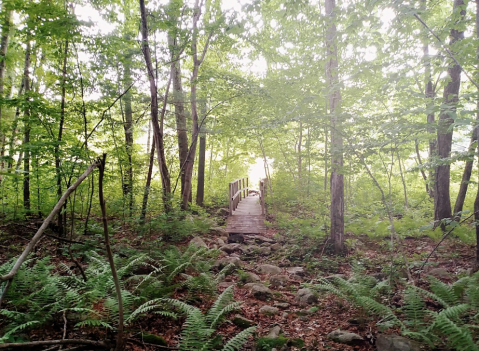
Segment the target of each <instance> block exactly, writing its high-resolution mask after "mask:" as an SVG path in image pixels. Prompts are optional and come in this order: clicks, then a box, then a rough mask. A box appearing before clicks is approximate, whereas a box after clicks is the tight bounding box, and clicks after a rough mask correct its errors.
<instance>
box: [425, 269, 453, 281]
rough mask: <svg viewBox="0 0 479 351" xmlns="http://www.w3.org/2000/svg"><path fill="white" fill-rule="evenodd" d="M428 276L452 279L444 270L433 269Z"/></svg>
mask: <svg viewBox="0 0 479 351" xmlns="http://www.w3.org/2000/svg"><path fill="white" fill-rule="evenodd" d="M428 274H429V275H432V276H433V277H436V278H439V279H449V278H451V277H452V276H451V273H449V272H448V271H447V269H444V268H433V269H431V270H430V271H429V272H428Z"/></svg>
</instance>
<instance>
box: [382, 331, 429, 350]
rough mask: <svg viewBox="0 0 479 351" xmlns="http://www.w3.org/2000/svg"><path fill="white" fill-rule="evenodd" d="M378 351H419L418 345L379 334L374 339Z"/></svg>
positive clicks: (403, 339) (392, 336) (402, 338)
mask: <svg viewBox="0 0 479 351" xmlns="http://www.w3.org/2000/svg"><path fill="white" fill-rule="evenodd" d="M376 348H377V350H378V351H420V350H421V347H420V344H419V343H417V342H415V341H412V340H409V339H408V338H405V337H402V336H399V335H386V334H379V335H378V338H377V339H376Z"/></svg>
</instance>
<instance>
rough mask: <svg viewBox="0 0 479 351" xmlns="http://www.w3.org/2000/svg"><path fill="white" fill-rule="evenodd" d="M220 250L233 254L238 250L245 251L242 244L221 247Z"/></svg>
mask: <svg viewBox="0 0 479 351" xmlns="http://www.w3.org/2000/svg"><path fill="white" fill-rule="evenodd" d="M220 250H222V251H224V252H226V253H228V254H231V253H233V252H235V251H237V250H239V251H243V250H242V248H241V245H240V244H226V245H223V246H221V247H220Z"/></svg>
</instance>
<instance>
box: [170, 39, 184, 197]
mask: <svg viewBox="0 0 479 351" xmlns="http://www.w3.org/2000/svg"><path fill="white" fill-rule="evenodd" d="M168 47H169V48H170V58H171V61H172V63H171V69H172V80H173V105H174V106H175V117H176V135H177V137H178V156H179V160H180V180H181V195H182V196H183V192H184V188H185V174H186V173H185V166H186V159H187V157H188V133H187V126H186V111H185V94H184V91H183V85H182V83H181V61H180V59H179V56H180V55H179V49H178V45H177V38H176V36H175V37H173V33H169V34H168Z"/></svg>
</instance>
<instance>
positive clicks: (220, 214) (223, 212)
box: [216, 208, 230, 217]
mask: <svg viewBox="0 0 479 351" xmlns="http://www.w3.org/2000/svg"><path fill="white" fill-rule="evenodd" d="M229 215H230V211H229V210H228V209H227V208H219V209H218V211H216V216H218V217H223V216H229Z"/></svg>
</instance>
